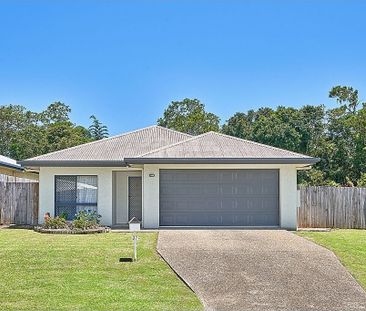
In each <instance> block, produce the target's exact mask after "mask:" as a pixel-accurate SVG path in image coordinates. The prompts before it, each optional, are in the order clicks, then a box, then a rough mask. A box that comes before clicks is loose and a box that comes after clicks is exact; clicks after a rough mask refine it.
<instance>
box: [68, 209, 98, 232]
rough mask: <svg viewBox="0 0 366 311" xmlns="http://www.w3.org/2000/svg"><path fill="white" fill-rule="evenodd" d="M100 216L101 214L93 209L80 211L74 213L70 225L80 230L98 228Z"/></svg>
mask: <svg viewBox="0 0 366 311" xmlns="http://www.w3.org/2000/svg"><path fill="white" fill-rule="evenodd" d="M101 217H102V216H101V215H99V214H98V213H97V212H95V211H94V212H90V211H80V212H78V213H77V214H76V215H75V220H74V221H73V222H72V227H73V228H75V229H82V230H85V229H94V228H98V227H99V222H100V218H101Z"/></svg>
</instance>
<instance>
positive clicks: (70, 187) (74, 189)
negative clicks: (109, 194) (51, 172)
mask: <svg viewBox="0 0 366 311" xmlns="http://www.w3.org/2000/svg"><path fill="white" fill-rule="evenodd" d="M97 194H98V178H97V176H87V175H79V176H75V175H67V176H66V175H63V176H55V216H60V215H61V214H66V219H67V220H73V219H74V217H75V214H76V213H78V212H79V211H81V210H86V211H97Z"/></svg>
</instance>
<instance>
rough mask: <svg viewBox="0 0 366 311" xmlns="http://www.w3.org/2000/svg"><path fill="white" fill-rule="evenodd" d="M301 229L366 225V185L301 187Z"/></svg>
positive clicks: (299, 222) (360, 226) (299, 224)
mask: <svg viewBox="0 0 366 311" xmlns="http://www.w3.org/2000/svg"><path fill="white" fill-rule="evenodd" d="M297 215H298V216H297V217H298V227H299V228H349V229H351V228H354V229H365V228H366V188H358V187H300V206H299V207H298V213H297Z"/></svg>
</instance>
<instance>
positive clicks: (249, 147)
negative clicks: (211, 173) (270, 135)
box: [141, 132, 311, 159]
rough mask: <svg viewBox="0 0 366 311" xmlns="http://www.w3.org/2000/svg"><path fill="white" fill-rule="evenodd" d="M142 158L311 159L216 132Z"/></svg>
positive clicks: (166, 147) (154, 151) (167, 147)
mask: <svg viewBox="0 0 366 311" xmlns="http://www.w3.org/2000/svg"><path fill="white" fill-rule="evenodd" d="M141 158H191V159H192V158H252V159H253V158H270V159H274V158H286V159H289V158H295V159H297V158H302V159H306V158H311V157H308V156H306V155H303V154H299V153H295V152H292V151H288V150H284V149H279V148H275V147H271V146H268V145H263V144H260V143H256V142H253V141H249V140H245V139H241V138H236V137H232V136H228V135H224V134H221V133H216V132H208V133H205V134H202V135H198V136H193V137H191V138H188V139H186V140H184V141H181V142H178V143H176V144H173V145H170V146H165V147H162V148H160V149H158V150H153V151H150V152H148V153H146V154H144V155H142V156H141Z"/></svg>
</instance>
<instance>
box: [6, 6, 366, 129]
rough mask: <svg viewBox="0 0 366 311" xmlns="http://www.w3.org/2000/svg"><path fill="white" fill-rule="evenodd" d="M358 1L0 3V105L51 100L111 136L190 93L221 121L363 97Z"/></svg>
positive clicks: (364, 40)
mask: <svg viewBox="0 0 366 311" xmlns="http://www.w3.org/2000/svg"><path fill="white" fill-rule="evenodd" d="M365 16H366V1H349V0H348V1H346V0H344V1H337V0H332V1H327V0H321V1H311V0H306V1H300V0H289V1H281V0H277V1H269V0H267V1H266V0H262V1H261V0H257V1H245V0H243V1H234V0H225V1H224V0H222V1H215V0H211V1H203V0H202V1H201V0H193V1H188V0H180V1H174V0H166V1H158V0H155V1H153V0H149V1H138V0H137V1H136V0H133V1H132V0H131V1H122V0H121V1H111V0H106V1H102V0H100V1H86V0H85V1H82V0H74V1H66V0H63V1H55V0H53V1H32V0H25V1H16V0H15V1H14V0H12V1H5V0H0V105H7V104H21V105H24V106H26V107H27V108H29V109H32V110H35V111H41V110H42V109H44V108H45V107H46V106H47V105H48V104H49V103H51V102H53V101H58V100H60V101H63V102H65V103H66V104H68V105H70V106H71V108H72V115H71V116H72V120H73V121H74V122H76V123H80V124H83V125H85V126H87V125H88V124H89V119H88V118H89V116H90V115H91V114H95V115H96V116H97V117H98V118H99V119H100V120H101V121H102V122H103V123H105V124H106V125H108V127H109V129H110V133H111V134H117V133H120V132H124V131H127V130H132V129H136V128H139V127H144V126H148V125H151V124H154V123H155V122H156V119H157V118H158V117H159V116H161V115H162V113H163V110H164V108H166V106H167V105H168V104H169V103H170V102H171V101H172V100H180V99H183V98H185V97H189V98H198V99H200V100H201V101H203V102H204V103H205V104H206V108H207V110H208V111H210V112H213V113H216V114H217V115H219V116H220V117H221V119H222V121H225V120H226V119H228V118H229V117H230V116H231V115H232V114H234V113H235V112H237V111H244V112H245V111H247V110H249V109H257V108H259V107H261V106H270V107H276V106H278V105H285V106H294V107H299V106H302V105H305V104H325V105H327V106H329V107H331V106H334V102H333V101H332V100H329V99H328V98H327V94H328V91H329V89H330V88H331V87H332V86H334V85H337V84H341V85H351V86H353V87H355V88H357V89H359V91H360V95H361V98H362V99H366V74H365V73H366V56H365V55H366V23H365Z"/></svg>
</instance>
